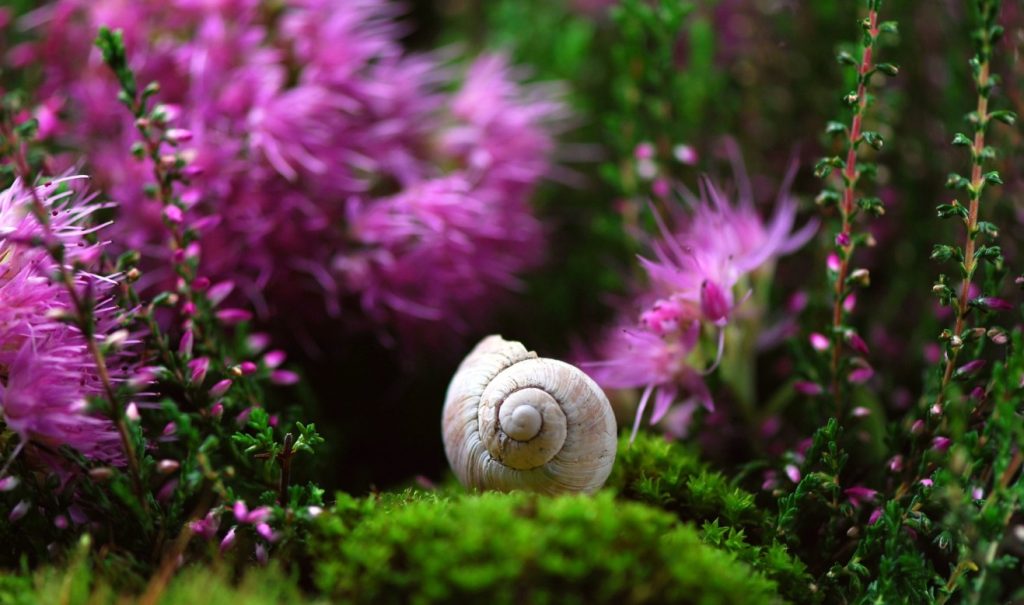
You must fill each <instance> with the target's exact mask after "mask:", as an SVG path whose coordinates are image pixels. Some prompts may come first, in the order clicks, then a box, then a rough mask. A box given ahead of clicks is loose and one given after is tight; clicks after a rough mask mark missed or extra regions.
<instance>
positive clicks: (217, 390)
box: [210, 378, 232, 399]
mask: <svg viewBox="0 0 1024 605" xmlns="http://www.w3.org/2000/svg"><path fill="white" fill-rule="evenodd" d="M231 384H232V383H231V379H230V378H225V379H224V380H221V381H220V382H218V383H217V384H215V385H213V387H211V388H210V397H211V398H212V399H219V398H221V397H223V396H224V393H227V392H228V389H230V388H231Z"/></svg>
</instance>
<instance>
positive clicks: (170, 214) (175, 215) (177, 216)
mask: <svg viewBox="0 0 1024 605" xmlns="http://www.w3.org/2000/svg"><path fill="white" fill-rule="evenodd" d="M164 218H165V219H167V222H169V223H174V224H176V225H178V224H181V222H182V221H183V220H185V213H184V212H182V210H181V208H179V207H177V206H175V205H174V204H168V205H167V206H165V207H164Z"/></svg>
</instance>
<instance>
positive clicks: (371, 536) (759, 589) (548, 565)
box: [312, 492, 781, 605]
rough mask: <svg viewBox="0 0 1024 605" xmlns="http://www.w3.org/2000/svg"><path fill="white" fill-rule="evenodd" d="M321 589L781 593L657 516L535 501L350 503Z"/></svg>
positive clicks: (322, 531)
mask: <svg viewBox="0 0 1024 605" xmlns="http://www.w3.org/2000/svg"><path fill="white" fill-rule="evenodd" d="M312 548H313V551H314V556H315V559H316V570H315V581H316V583H317V585H318V587H319V588H320V589H321V590H322V591H324V592H325V593H327V594H329V595H331V596H333V597H334V598H336V599H338V600H339V601H341V602H352V603H487V604H488V605H500V604H502V603H538V604H543V603H588V604H591V603H617V604H618V603H695V604H696V603H699V604H708V605H710V604H714V603H723V604H725V603H776V602H780V601H781V599H780V597H779V596H778V595H777V593H776V591H775V584H774V582H772V581H771V580H769V579H767V578H765V577H764V576H763V575H762V574H760V573H758V572H757V571H755V570H753V569H752V568H751V567H749V566H748V565H746V564H745V563H742V562H741V561H740V560H738V559H737V558H736V557H735V556H733V555H732V554H730V553H728V552H725V551H724V550H719V549H716V548H714V547H711V546H708V545H706V544H704V543H703V542H702V541H701V537H700V534H699V532H698V531H697V530H696V529H695V528H693V527H691V526H688V525H683V524H681V523H679V521H678V519H676V518H675V517H674V516H672V515H670V514H667V513H665V512H664V511H660V510H657V509H654V508H651V507H649V506H645V505H642V504H637V503H630V502H619V501H616V500H614V499H613V497H612V495H611V494H610V493H604V494H600V495H598V496H596V497H584V496H562V497H556V498H550V497H541V496H536V495H532V494H524V493H517V494H482V495H457V496H442V495H433V494H419V495H417V494H415V493H412V492H409V493H406V494H403V495H397V496H395V495H393V496H390V497H387V498H383V499H378V500H373V499H362V500H359V499H353V498H351V497H348V496H345V495H344V494H341V495H339V496H338V503H337V505H336V506H335V508H334V510H333V511H332V512H331V513H330V514H327V515H324V517H323V518H322V520H321V523H320V524H319V529H318V534H317V536H316V537H314V540H313V545H312Z"/></svg>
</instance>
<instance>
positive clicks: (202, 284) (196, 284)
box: [192, 276, 210, 292]
mask: <svg viewBox="0 0 1024 605" xmlns="http://www.w3.org/2000/svg"><path fill="white" fill-rule="evenodd" d="M209 287H210V278H209V277H205V276H199V277H197V278H195V279H194V280H193V281H192V289H193V290H195V291H196V292H202V291H203V290H205V289H207V288H209Z"/></svg>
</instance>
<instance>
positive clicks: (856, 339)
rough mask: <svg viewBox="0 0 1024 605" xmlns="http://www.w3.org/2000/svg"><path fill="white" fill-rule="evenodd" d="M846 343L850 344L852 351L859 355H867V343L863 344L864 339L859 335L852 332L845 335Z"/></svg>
mask: <svg viewBox="0 0 1024 605" xmlns="http://www.w3.org/2000/svg"><path fill="white" fill-rule="evenodd" d="M846 342H848V343H849V344H850V347H852V348H853V350H854V351H857V352H858V353H860V354H861V355H867V354H868V345H867V343H866V342H864V339H863V338H861V337H860V335H859V334H857V333H856V332H854V331H853V330H850V331H848V332H847V333H846Z"/></svg>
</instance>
